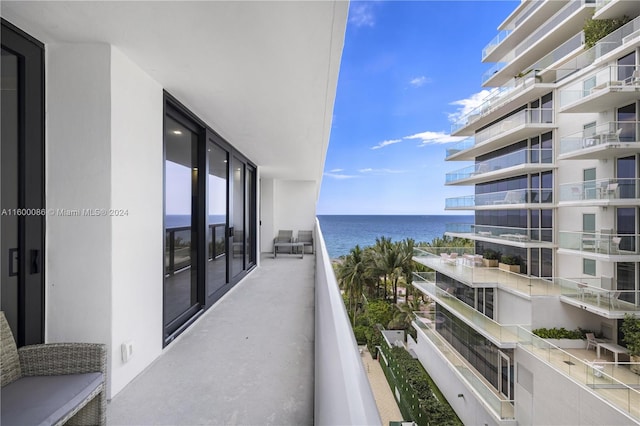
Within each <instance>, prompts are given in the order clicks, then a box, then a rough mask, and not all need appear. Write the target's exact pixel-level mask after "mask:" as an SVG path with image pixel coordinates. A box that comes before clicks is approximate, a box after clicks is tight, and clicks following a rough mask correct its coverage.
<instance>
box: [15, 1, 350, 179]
mask: <svg viewBox="0 0 640 426" xmlns="http://www.w3.org/2000/svg"><path fill="white" fill-rule="evenodd" d="M348 8H349V3H348V2H342V1H320V2H243V1H228V2H222V1H220V2H218V1H194V2H182V1H154V2H146V1H136V2H111V1H102V2H92V1H59V2H58V1H27V2H25V1H3V2H2V17H3V18H4V19H6V20H8V21H9V22H11V23H12V24H14V25H16V26H18V27H19V28H21V29H22V30H24V31H26V32H27V33H29V34H30V35H32V36H33V37H35V38H37V39H38V40H40V41H41V42H43V43H45V44H65V43H69V44H73V43H89V44H91V43H93V44H108V45H111V46H113V47H114V48H116V49H118V50H120V51H121V52H122V53H123V54H124V55H125V56H127V57H128V58H129V59H130V60H131V61H132V62H134V63H135V64H136V66H137V67H139V68H140V69H141V70H142V71H143V72H145V73H146V74H147V75H148V76H150V77H151V78H152V79H153V80H155V81H157V82H158V83H159V84H160V85H161V87H162V88H164V89H166V90H167V91H168V92H170V93H171V94H172V95H173V96H175V97H176V98H177V99H178V100H180V101H181V102H182V103H184V104H185V105H186V106H187V107H188V108H189V109H190V110H191V111H193V112H194V113H195V114H196V115H197V116H198V117H200V118H201V119H202V120H203V121H205V122H206V123H207V124H209V125H210V126H211V127H212V128H214V130H215V131H216V132H218V133H219V134H220V135H221V136H222V137H224V138H225V139H226V140H227V141H229V142H230V143H231V144H232V145H233V146H234V147H235V148H236V149H238V150H239V151H241V152H242V153H243V154H244V155H246V156H247V157H248V158H249V159H251V161H253V162H255V163H256V164H257V165H258V166H259V167H260V170H261V175H262V176H263V177H268V178H276V179H295V180H309V181H315V182H317V186H318V188H319V185H320V181H321V178H322V174H323V169H324V159H325V156H326V151H327V146H328V141H329V134H330V131H331V121H332V115H333V105H334V99H335V93H336V87H337V80H338V73H339V67H340V60H341V55H342V48H343V44H344V34H345V28H346V22H347V14H348Z"/></svg>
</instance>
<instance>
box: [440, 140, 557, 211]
mask: <svg viewBox="0 0 640 426" xmlns="http://www.w3.org/2000/svg"><path fill="white" fill-rule="evenodd" d="M552 162H553V150H551V149H522V150H520V151H515V152H511V153H509V154H505V155H501V156H499V157H495V158H491V159H488V160H484V161H482V162H478V163H475V164H472V165H470V166H467V167H463V168H462V169H459V170H455V171H453V172H450V173H447V174H446V175H445V183H446V185H474V184H477V183H482V182H489V181H492V180H497V179H503V178H506V177H511V176H519V175H522V174H526V173H535V172H539V171H544V170H550V169H552V168H554V164H553V163H552ZM534 202H535V201H534Z"/></svg>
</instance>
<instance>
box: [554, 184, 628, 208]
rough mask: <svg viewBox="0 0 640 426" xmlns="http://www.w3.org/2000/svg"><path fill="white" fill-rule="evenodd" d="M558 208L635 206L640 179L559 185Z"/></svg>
mask: <svg viewBox="0 0 640 426" xmlns="http://www.w3.org/2000/svg"><path fill="white" fill-rule="evenodd" d="M559 198H560V199H559V201H558V206H603V207H605V206H634V207H635V206H637V205H640V179H598V180H590V181H586V182H576V183H565V184H562V185H560V196H559Z"/></svg>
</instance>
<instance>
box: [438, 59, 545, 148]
mask: <svg viewBox="0 0 640 426" xmlns="http://www.w3.org/2000/svg"><path fill="white" fill-rule="evenodd" d="M541 81H542V80H541V77H540V76H539V75H538V71H537V70H535V69H534V70H531V71H530V72H528V73H527V74H525V75H523V76H522V77H515V78H513V79H512V80H511V81H510V82H509V83H508V84H507V85H505V86H502V87H500V88H497V89H494V90H492V91H491V94H490V95H489V96H487V98H485V99H484V101H483V102H482V104H481V105H479V106H477V107H476V108H474V109H473V110H471V111H470V112H469V113H468V114H465V115H464V116H462V117H461V118H460V119H459V120H458V121H457V122H455V123H453V124H452V125H451V134H452V135H454V136H470V135H473V134H474V133H475V131H476V130H478V129H479V128H481V127H483V126H486V125H487V124H489V123H491V122H492V121H495V120H497V119H498V118H500V117H501V116H503V115H504V113H505V111H511V110H514V109H515V108H518V107H520V106H522V105H523V104H525V103H527V102H528V101H529V100H530V99H535V98H539V97H541V96H543V95H545V94H547V93H549V92H550V91H552V90H553V89H554V87H555V84H553V83H542V82H541Z"/></svg>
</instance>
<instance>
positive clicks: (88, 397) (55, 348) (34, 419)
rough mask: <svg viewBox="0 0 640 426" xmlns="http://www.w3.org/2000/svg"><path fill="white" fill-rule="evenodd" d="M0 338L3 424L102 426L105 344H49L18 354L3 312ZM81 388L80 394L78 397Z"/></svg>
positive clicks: (104, 402) (104, 392) (103, 418)
mask: <svg viewBox="0 0 640 426" xmlns="http://www.w3.org/2000/svg"><path fill="white" fill-rule="evenodd" d="M0 339H1V342H0V370H1V372H2V375H1V386H2V410H1V416H2V417H1V422H2V423H3V424H34V423H38V424H40V423H46V424H54V425H61V424H69V425H79V424H82V425H104V424H106V420H107V415H106V414H107V397H106V387H105V379H106V376H105V375H106V363H107V352H106V347H105V345H101V344H92V343H50V344H42V345H29V346H23V347H21V348H20V349H17V348H16V344H15V341H14V339H13V335H12V334H11V329H10V328H9V324H8V323H7V320H6V318H5V316H4V312H1V311H0ZM63 387H64V388H63ZM79 387H81V388H82V392H76V389H77V388H79ZM47 389H49V391H47ZM70 394H73V395H72V397H71V396H69V397H67V395H70ZM34 401H35V402H34ZM30 404H33V406H31V405H30Z"/></svg>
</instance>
